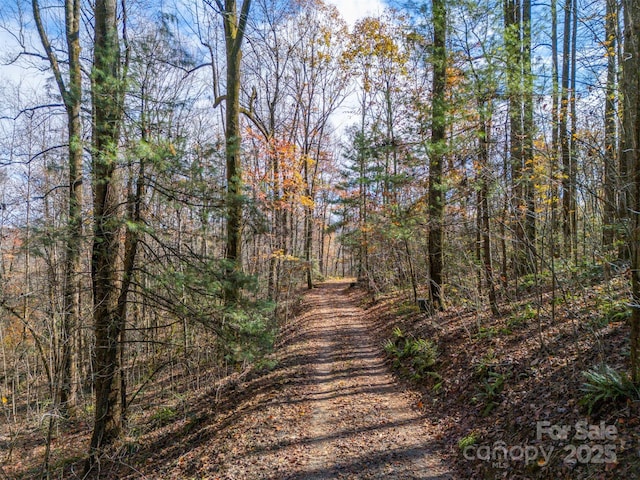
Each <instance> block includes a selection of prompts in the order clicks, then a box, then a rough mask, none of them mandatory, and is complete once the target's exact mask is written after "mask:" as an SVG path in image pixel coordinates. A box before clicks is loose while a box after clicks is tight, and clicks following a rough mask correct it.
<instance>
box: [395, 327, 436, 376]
mask: <svg viewBox="0 0 640 480" xmlns="http://www.w3.org/2000/svg"><path fill="white" fill-rule="evenodd" d="M391 335H392V336H391V338H390V339H389V340H387V341H386V342H385V344H384V350H385V352H386V353H387V355H389V356H390V357H392V358H393V367H394V368H397V369H402V368H403V369H404V370H405V371H406V372H407V373H408V374H409V376H410V377H411V379H412V380H415V381H420V380H423V379H424V378H427V377H429V378H433V379H436V380H440V379H441V377H440V375H438V374H437V373H436V372H435V367H436V363H437V360H438V348H437V346H436V344H435V343H434V342H433V341H432V340H429V339H424V338H415V337H414V336H412V335H405V334H404V333H403V332H402V330H401V329H400V328H399V327H396V328H394V330H393V333H392V334H391ZM440 386H441V385H440Z"/></svg>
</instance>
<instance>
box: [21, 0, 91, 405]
mask: <svg viewBox="0 0 640 480" xmlns="http://www.w3.org/2000/svg"><path fill="white" fill-rule="evenodd" d="M32 9H33V14H34V19H35V22H36V27H37V30H38V34H39V36H40V40H41V42H42V45H43V47H44V49H45V52H46V54H47V58H48V60H49V64H50V65H51V68H52V70H53V75H54V78H55V80H56V83H57V85H58V89H59V91H60V95H61V97H62V99H63V103H64V107H65V110H66V113H67V138H68V143H69V146H68V152H69V163H68V178H69V196H68V202H69V204H68V218H67V235H66V240H65V259H64V286H63V306H62V315H63V317H62V325H61V332H60V344H61V350H62V351H61V354H60V362H59V365H58V366H57V369H58V372H57V376H58V382H59V387H58V388H57V391H58V398H57V400H58V402H59V404H60V408H61V410H62V412H63V414H64V413H66V412H67V407H68V406H70V405H69V404H72V403H73V398H72V397H73V381H72V378H73V365H74V362H73V353H74V350H73V345H74V343H75V342H74V335H75V334H77V332H78V324H79V319H80V293H79V288H78V281H79V280H78V275H79V273H80V251H81V248H82V153H83V149H82V123H81V119H80V107H81V103H82V73H81V70H80V2H78V1H73V0H65V4H64V11H65V37H66V42H67V50H68V51H67V61H68V64H69V80H68V85H65V81H64V79H63V77H62V73H61V71H60V68H59V64H58V60H57V57H56V56H55V53H54V51H53V48H52V47H51V44H50V43H49V38H48V36H47V34H46V30H45V26H44V24H43V22H42V18H41V15H40V5H39V3H38V0H32Z"/></svg>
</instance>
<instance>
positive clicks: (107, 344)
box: [87, 0, 124, 470]
mask: <svg viewBox="0 0 640 480" xmlns="http://www.w3.org/2000/svg"><path fill="white" fill-rule="evenodd" d="M94 13H95V42H94V61H93V70H92V100H93V151H92V168H93V192H94V194H93V195H94V198H93V216H94V218H93V222H94V240H93V252H92V257H91V276H92V283H93V300H94V314H93V320H94V328H95V355H94V358H93V371H94V375H95V424H94V428H93V435H92V437H91V447H90V457H89V459H88V461H87V470H90V469H91V467H92V466H93V462H94V461H95V457H96V455H97V454H98V453H99V452H100V450H101V449H102V448H103V447H104V446H105V445H108V444H109V443H111V442H112V441H113V440H114V439H115V438H116V437H117V436H118V434H119V432H120V426H121V425H120V415H119V414H118V412H117V406H118V402H119V400H120V398H119V396H120V393H119V384H118V382H115V381H114V378H115V376H116V373H117V372H118V346H119V339H120V334H121V331H122V328H123V320H124V319H123V318H120V317H119V315H118V308H117V307H118V278H117V276H118V275H117V263H118V252H119V246H120V245H119V243H120V242H119V235H118V233H119V230H120V228H119V224H120V222H119V219H118V212H117V210H118V205H119V198H118V189H119V188H118V187H119V186H118V182H117V180H116V178H115V175H114V172H115V167H116V161H117V151H118V140H119V137H120V126H121V123H122V115H123V113H122V112H123V107H122V100H123V98H122V96H123V91H124V86H123V81H122V78H121V75H120V48H119V41H118V29H117V4H116V1H115V0H96V3H95V11H94Z"/></svg>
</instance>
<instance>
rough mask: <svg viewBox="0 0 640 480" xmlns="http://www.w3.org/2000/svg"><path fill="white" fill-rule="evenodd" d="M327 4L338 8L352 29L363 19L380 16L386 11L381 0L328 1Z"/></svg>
mask: <svg viewBox="0 0 640 480" xmlns="http://www.w3.org/2000/svg"><path fill="white" fill-rule="evenodd" d="M327 3H330V4H332V5H335V6H336V7H337V8H338V10H339V11H340V14H341V15H342V17H343V18H344V19H345V21H346V22H347V23H348V24H349V26H350V27H352V26H353V25H354V24H355V23H356V22H357V21H358V20H360V19H361V18H364V17H367V16H377V15H380V14H381V13H382V12H383V11H384V9H385V4H384V2H382V1H381V0H327Z"/></svg>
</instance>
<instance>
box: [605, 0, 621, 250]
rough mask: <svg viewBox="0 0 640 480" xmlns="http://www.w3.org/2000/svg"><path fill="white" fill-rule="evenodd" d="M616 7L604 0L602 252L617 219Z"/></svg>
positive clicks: (607, 247)
mask: <svg viewBox="0 0 640 480" xmlns="http://www.w3.org/2000/svg"><path fill="white" fill-rule="evenodd" d="M617 22H618V4H617V2H616V1H615V0H607V10H606V18H605V48H606V49H607V85H606V89H605V96H606V97H605V107H604V119H605V120H604V121H605V124H604V206H603V222H602V223H603V226H602V245H603V247H604V249H605V251H610V250H611V249H612V248H613V245H614V241H615V238H616V223H617V222H616V219H617V206H616V205H617V202H616V190H617V167H616V165H617V158H618V154H617V149H616V145H617V139H616V131H617V128H616V127H617V117H618V114H617V111H616V40H617V27H616V25H617Z"/></svg>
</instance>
